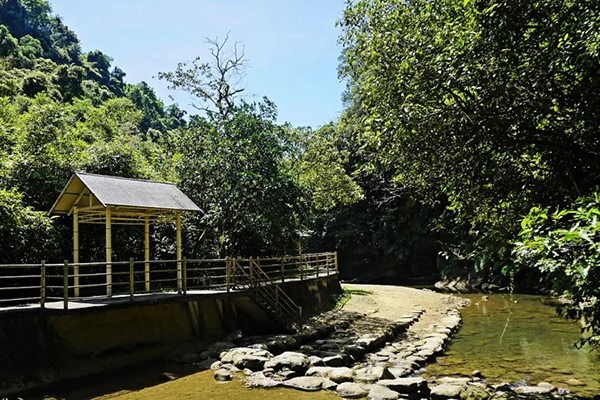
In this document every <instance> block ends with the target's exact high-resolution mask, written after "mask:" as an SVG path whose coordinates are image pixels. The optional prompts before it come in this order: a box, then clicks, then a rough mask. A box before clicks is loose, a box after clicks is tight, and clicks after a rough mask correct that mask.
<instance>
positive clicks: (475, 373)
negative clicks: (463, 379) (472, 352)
mask: <svg viewBox="0 0 600 400" xmlns="http://www.w3.org/2000/svg"><path fill="white" fill-rule="evenodd" d="M471 376H472V377H473V378H477V379H483V378H484V376H483V374H482V373H481V371H480V370H478V369H476V370H475V371H473V372H472V373H471Z"/></svg>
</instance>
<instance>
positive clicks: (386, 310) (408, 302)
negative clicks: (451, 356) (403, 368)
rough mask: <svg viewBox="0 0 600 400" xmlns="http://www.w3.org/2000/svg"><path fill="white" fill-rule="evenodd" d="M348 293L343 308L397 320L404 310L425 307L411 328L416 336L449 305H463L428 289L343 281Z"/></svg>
mask: <svg viewBox="0 0 600 400" xmlns="http://www.w3.org/2000/svg"><path fill="white" fill-rule="evenodd" d="M343 287H344V289H345V290H346V291H348V292H349V293H350V295H351V298H350V301H348V302H347V303H346V304H345V305H344V307H343V310H346V311H354V312H360V313H365V314H367V315H369V316H371V317H378V318H385V319H390V320H397V319H399V318H401V317H402V316H404V315H405V314H407V313H410V312H411V311H413V310H415V309H416V308H419V307H420V308H422V309H424V310H425V312H424V313H423V315H422V316H421V318H420V319H419V321H418V322H417V323H416V324H414V325H413V326H412V327H411V328H410V333H411V334H414V335H416V336H421V335H423V334H426V333H429V332H430V327H431V326H432V325H434V324H435V323H436V322H437V321H439V320H440V319H441V318H442V317H443V316H445V315H446V314H447V312H448V311H449V310H450V309H456V308H460V307H462V306H464V302H465V300H464V299H462V298H459V297H456V296H453V295H449V294H441V293H436V292H433V291H430V290H424V289H413V288H408V287H403V286H387V285H358V284H349V285H346V284H344V285H343Z"/></svg>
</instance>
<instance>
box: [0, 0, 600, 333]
mask: <svg viewBox="0 0 600 400" xmlns="http://www.w3.org/2000/svg"><path fill="white" fill-rule="evenodd" d="M338 27H339V29H340V38H339V43H340V45H341V49H342V54H341V57H340V65H339V74H340V78H341V79H344V80H345V82H347V90H346V92H345V93H344V101H345V110H344V112H343V114H342V116H341V117H340V118H339V119H338V120H336V121H332V122H331V123H329V124H326V125H324V126H322V127H319V128H318V129H312V128H310V127H293V126H290V125H289V124H280V123H277V107H276V105H275V104H274V103H273V102H271V101H270V100H269V99H267V98H264V99H263V100H262V101H256V102H248V101H245V100H244V99H243V97H241V96H240V94H241V92H242V91H243V86H239V87H236V85H235V84H236V83H237V82H239V81H240V79H239V78H240V77H241V76H242V75H243V71H244V68H245V63H246V58H245V57H246V55H245V54H243V52H239V51H238V49H237V48H236V47H235V45H232V44H231V43H228V41H227V40H225V41H224V42H216V41H207V43H206V45H207V46H209V47H210V48H211V49H212V54H213V56H214V57H213V59H211V60H201V59H196V60H194V61H192V62H188V63H179V64H176V63H177V62H178V61H181V60H173V63H174V65H176V68H174V70H173V71H167V72H158V71H157V75H158V77H159V78H160V79H162V80H165V81H166V82H168V84H169V85H170V86H171V87H172V88H173V89H177V90H184V91H187V92H189V93H190V94H191V95H193V96H195V97H196V98H197V108H198V114H197V115H186V113H185V112H184V111H183V110H181V109H180V108H179V107H178V106H177V104H171V105H166V104H165V103H163V101H162V100H161V99H159V98H157V96H156V94H155V92H154V90H153V89H152V87H150V86H149V85H148V84H147V83H145V82H140V83H137V84H131V83H126V82H125V81H124V77H125V76H126V71H123V70H121V69H120V68H118V67H117V66H114V65H112V61H113V60H112V59H111V58H110V56H109V55H106V54H104V53H102V52H101V51H100V50H94V51H90V52H87V53H86V52H83V51H82V50H81V45H80V42H79V40H78V38H77V35H76V34H75V32H72V31H71V30H69V28H68V27H67V25H66V24H65V21H63V20H62V19H61V18H60V17H59V16H57V15H55V14H53V12H52V10H51V6H50V4H49V3H48V2H47V1H45V0H0V163H1V169H0V236H1V238H2V240H1V241H0V254H1V255H2V261H1V262H2V263H9V262H39V260H41V259H46V260H52V261H58V260H63V259H68V258H70V256H71V254H70V253H71V240H72V239H71V226H70V221H68V220H67V219H63V218H53V217H50V216H49V215H48V210H49V209H50V207H51V206H52V204H53V202H54V200H55V199H56V198H57V196H58V195H59V193H60V191H61V190H62V188H63V186H64V185H65V183H66V182H67V180H68V178H69V177H70V176H71V174H72V173H73V172H75V171H85V172H91V173H100V174H107V175H118V176H125V177H133V178H144V179H152V180H163V181H169V182H174V183H176V184H177V185H178V186H179V187H180V188H181V189H182V190H183V191H184V192H185V193H186V194H187V195H189V196H190V197H191V199H192V200H193V201H194V202H195V203H196V204H198V206H199V207H200V208H201V209H202V210H203V212H202V213H198V214H194V215H186V216H185V218H184V237H185V244H184V248H185V253H186V255H187V256H188V257H212V256H221V257H223V256H228V255H231V256H235V255H245V256H253V255H262V254H285V253H287V254H290V253H296V252H298V251H299V249H302V250H304V251H306V250H334V249H337V250H338V251H339V254H340V260H341V264H342V274H343V277H345V278H356V279H360V280H363V281H377V280H380V281H386V282H392V281H396V282H402V281H403V279H406V278H407V277H426V278H430V279H438V278H440V277H446V278H455V277H462V278H463V279H468V280H470V281H472V282H473V283H474V284H481V283H484V282H492V283H498V284H501V285H508V284H510V285H513V286H514V287H517V288H518V289H521V290H526V289H529V288H531V287H536V288H539V287H547V288H553V289H554V290H555V291H556V292H557V293H559V294H562V293H565V292H566V293H568V294H569V295H570V296H571V297H572V298H573V299H574V300H575V302H576V304H580V305H581V306H580V307H575V308H571V309H570V311H569V312H570V315H569V316H571V317H574V318H578V317H580V316H582V315H583V316H585V317H587V318H588V320H589V321H599V320H600V307H598V305H597V303H596V299H597V298H598V297H600V284H599V283H600V269H599V268H598V265H597V264H598V259H600V257H599V255H600V254H599V250H598V242H599V238H598V234H597V231H598V229H599V228H600V223H599V221H598V219H599V218H598V217H599V216H600V194H598V190H599V189H598V185H599V184H600V135H599V131H598V130H599V126H600V102H599V101H598V99H599V96H600V78H599V75H598V70H600V54H599V52H600V4H597V3H595V2H593V1H578V2H564V1H558V0H540V1H535V2H533V1H532V2H508V1H500V0H485V1H484V0H464V1H460V2H457V1H452V0H440V1H434V2H432V1H429V0H414V1H400V0H363V1H356V2H350V3H348V4H347V6H346V9H345V10H344V12H343V15H341V16H340V20H339V22H338ZM226 54H229V56H226ZM249 57H250V58H251V55H249ZM84 229H86V230H88V229H89V230H88V232H89V234H87V235H86V234H83V235H82V240H83V242H82V244H81V247H82V249H81V258H82V260H93V259H99V258H102V254H103V251H104V250H103V237H102V233H101V232H99V231H98V232H94V227H93V226H92V227H85V228H84ZM142 236H143V235H141V234H140V232H138V231H137V230H136V229H135V228H132V227H118V229H116V230H115V239H114V242H115V246H114V252H115V259H127V258H129V257H131V256H133V257H136V258H141V257H142V252H143V244H142V243H141V241H142V239H143V238H142ZM152 236H153V237H152V253H153V258H157V259H161V258H172V257H173V256H174V234H173V227H172V226H169V225H164V226H156V227H155V228H154V229H153V231H152ZM596 325H598V324H597V323H596ZM592 326H593V325H592ZM591 329H592V330H593V332H592V333H593V335H592V336H591V340H592V341H593V340H596V341H598V340H600V336H599V335H600V330H599V329H598V328H597V327H593V328H591Z"/></svg>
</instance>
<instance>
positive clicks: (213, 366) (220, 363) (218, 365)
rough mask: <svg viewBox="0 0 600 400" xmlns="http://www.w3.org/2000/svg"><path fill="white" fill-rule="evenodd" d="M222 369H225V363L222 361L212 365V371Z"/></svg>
mask: <svg viewBox="0 0 600 400" xmlns="http://www.w3.org/2000/svg"><path fill="white" fill-rule="evenodd" d="M221 367H223V363H222V362H221V361H215V362H214V363H212V364H210V369H221Z"/></svg>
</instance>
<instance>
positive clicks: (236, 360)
mask: <svg viewBox="0 0 600 400" xmlns="http://www.w3.org/2000/svg"><path fill="white" fill-rule="evenodd" d="M259 351H264V350H259ZM267 361H269V359H268V358H266V357H261V356H255V355H253V354H237V355H235V357H233V365H235V366H236V367H237V368H240V369H245V368H248V369H251V370H252V371H260V370H262V369H263V367H264V365H265V363H266V362H267Z"/></svg>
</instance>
